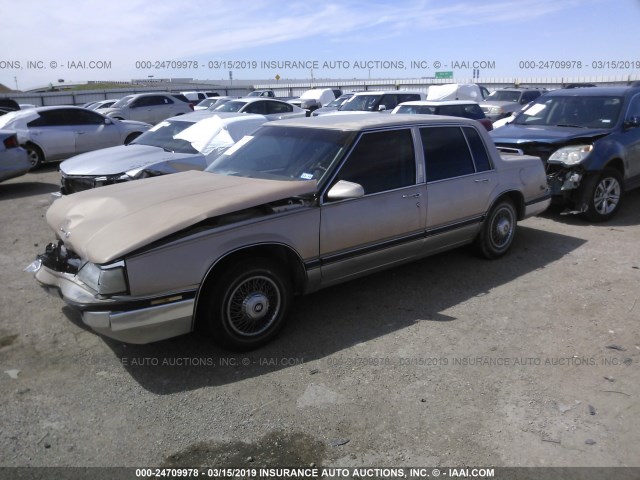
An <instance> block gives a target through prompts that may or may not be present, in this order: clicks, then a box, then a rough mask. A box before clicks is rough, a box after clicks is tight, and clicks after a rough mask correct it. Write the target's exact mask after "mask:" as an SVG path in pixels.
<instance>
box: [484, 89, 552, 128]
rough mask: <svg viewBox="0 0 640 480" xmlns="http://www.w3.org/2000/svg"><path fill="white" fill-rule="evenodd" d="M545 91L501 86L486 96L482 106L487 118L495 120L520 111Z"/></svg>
mask: <svg viewBox="0 0 640 480" xmlns="http://www.w3.org/2000/svg"><path fill="white" fill-rule="evenodd" d="M545 92H546V90H544V89H540V90H538V89H527V88H501V89H498V90H496V91H495V92H492V93H491V94H490V95H489V96H488V97H487V98H485V99H484V100H483V101H482V102H481V103H480V107H481V108H482V111H483V112H484V113H485V115H486V116H487V118H489V120H491V121H492V122H495V121H496V120H500V119H501V118H505V117H508V116H510V115H511V114H512V113H517V112H519V111H520V110H522V109H523V108H524V107H525V105H527V104H528V103H531V102H533V101H534V100H535V99H536V98H538V97H539V96H540V95H542V94H544V93H545Z"/></svg>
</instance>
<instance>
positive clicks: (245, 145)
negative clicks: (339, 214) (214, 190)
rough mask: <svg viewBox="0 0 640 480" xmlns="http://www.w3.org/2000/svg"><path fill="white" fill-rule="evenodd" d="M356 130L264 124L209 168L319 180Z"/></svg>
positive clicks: (244, 174)
mask: <svg viewBox="0 0 640 480" xmlns="http://www.w3.org/2000/svg"><path fill="white" fill-rule="evenodd" d="M352 136H353V132H342V131H338V130H323V129H311V128H298V127H263V128H261V129H259V130H258V131H257V132H256V133H255V135H254V136H253V137H244V138H243V139H242V140H240V141H239V142H238V143H236V144H235V145H234V146H233V147H231V148H230V149H229V150H227V151H226V152H225V154H224V155H221V156H220V157H218V158H217V159H216V160H215V161H214V162H213V163H212V164H211V165H209V167H208V168H207V169H206V171H207V172H213V173H221V174H224V175H235V176H239V177H251V178H265V179H273V180H317V181H320V180H322V179H323V178H324V176H325V174H326V173H327V172H328V171H329V170H330V169H331V166H332V165H333V164H334V163H335V162H337V161H339V159H340V158H341V157H342V156H343V154H344V152H345V149H346V147H347V145H348V144H349V143H350V140H351V137H352Z"/></svg>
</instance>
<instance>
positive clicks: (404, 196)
mask: <svg viewBox="0 0 640 480" xmlns="http://www.w3.org/2000/svg"><path fill="white" fill-rule="evenodd" d="M420 195H421V194H420V193H414V194H413V195H402V198H418V197H419V196H420Z"/></svg>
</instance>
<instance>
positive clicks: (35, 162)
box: [24, 143, 44, 168]
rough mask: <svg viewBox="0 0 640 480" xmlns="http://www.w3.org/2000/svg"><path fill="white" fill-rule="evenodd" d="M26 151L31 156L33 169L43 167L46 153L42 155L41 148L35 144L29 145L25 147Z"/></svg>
mask: <svg viewBox="0 0 640 480" xmlns="http://www.w3.org/2000/svg"><path fill="white" fill-rule="evenodd" d="M24 149H25V150H26V151H27V153H28V154H29V160H30V161H31V168H36V167H39V166H40V165H42V162H44V153H42V150H41V149H40V147H38V146H37V145H34V144H33V143H27V144H26V145H25V146H24Z"/></svg>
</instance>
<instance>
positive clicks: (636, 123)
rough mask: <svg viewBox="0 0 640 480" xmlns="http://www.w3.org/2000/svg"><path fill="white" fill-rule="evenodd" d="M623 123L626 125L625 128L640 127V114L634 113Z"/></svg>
mask: <svg viewBox="0 0 640 480" xmlns="http://www.w3.org/2000/svg"><path fill="white" fill-rule="evenodd" d="M623 125H624V128H626V129H630V128H638V127H640V116H637V115H634V116H632V117H629V118H627V119H626V120H625V121H624V124H623Z"/></svg>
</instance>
